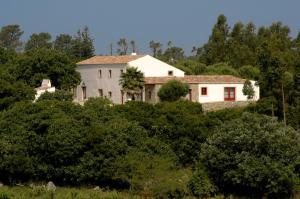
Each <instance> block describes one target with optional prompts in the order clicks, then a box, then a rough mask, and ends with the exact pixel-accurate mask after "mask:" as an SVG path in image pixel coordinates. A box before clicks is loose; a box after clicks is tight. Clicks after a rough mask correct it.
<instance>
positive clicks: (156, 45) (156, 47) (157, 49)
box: [149, 40, 162, 57]
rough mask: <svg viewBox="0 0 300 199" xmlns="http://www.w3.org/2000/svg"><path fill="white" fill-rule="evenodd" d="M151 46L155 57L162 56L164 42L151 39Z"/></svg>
mask: <svg viewBox="0 0 300 199" xmlns="http://www.w3.org/2000/svg"><path fill="white" fill-rule="evenodd" d="M149 47H150V49H151V50H152V55H153V57H157V56H160V55H161V54H162V49H161V47H162V44H161V43H159V42H155V41H153V40H152V41H150V43H149Z"/></svg>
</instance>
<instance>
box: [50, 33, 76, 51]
mask: <svg viewBox="0 0 300 199" xmlns="http://www.w3.org/2000/svg"><path fill="white" fill-rule="evenodd" d="M53 47H54V49H55V50H59V51H62V52H64V53H66V54H67V55H71V50H72V36H70V35H68V34H60V35H58V36H56V39H55V41H54V45H53Z"/></svg>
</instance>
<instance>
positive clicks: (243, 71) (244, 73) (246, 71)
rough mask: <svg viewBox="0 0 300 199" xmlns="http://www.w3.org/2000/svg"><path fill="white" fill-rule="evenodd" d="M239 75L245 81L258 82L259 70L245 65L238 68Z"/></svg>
mask: <svg viewBox="0 0 300 199" xmlns="http://www.w3.org/2000/svg"><path fill="white" fill-rule="evenodd" d="M238 72H239V75H240V76H241V77H243V78H246V79H252V80H259V78H260V70H259V68H258V67H255V66H251V65H245V66H242V67H241V68H239V71H238Z"/></svg>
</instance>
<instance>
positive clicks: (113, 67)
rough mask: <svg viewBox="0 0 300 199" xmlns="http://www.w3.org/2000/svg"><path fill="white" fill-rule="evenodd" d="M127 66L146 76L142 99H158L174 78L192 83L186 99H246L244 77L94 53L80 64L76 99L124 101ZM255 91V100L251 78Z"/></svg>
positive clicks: (145, 57)
mask: <svg viewBox="0 0 300 199" xmlns="http://www.w3.org/2000/svg"><path fill="white" fill-rule="evenodd" d="M128 67H137V68H138V70H140V71H141V72H143V74H144V76H145V88H144V90H143V92H142V93H141V96H140V97H139V99H140V100H142V101H146V102H150V103H156V102H159V98H158V96H157V92H158V90H159V88H160V87H161V85H163V84H164V83H166V82H167V81H169V80H171V79H178V80H180V81H182V82H186V83H188V84H189V87H190V89H189V94H188V95H187V97H186V98H187V99H189V100H191V101H195V102H200V103H209V102H222V101H247V96H245V95H243V92H242V89H243V85H244V82H245V79H241V78H238V77H234V76H230V75H196V76H192V75H190V76H188V75H187V76H185V75H184V72H183V71H182V70H179V69H177V68H175V67H173V66H171V65H169V64H167V63H165V62H162V61H160V60H158V59H156V58H154V57H152V56H149V55H126V56H94V57H92V58H90V59H87V60H84V61H81V62H79V63H77V71H78V72H79V73H80V74H81V79H82V82H81V84H80V85H78V86H77V88H76V89H75V99H76V101H78V102H83V101H85V100H86V99H88V98H89V97H105V98H109V99H111V100H112V102H113V103H115V104H123V103H124V102H125V101H126V100H127V96H126V95H125V94H124V92H123V91H122V87H121V86H120V85H119V79H120V75H121V74H122V73H123V72H125V71H126V68H128ZM251 82H252V85H253V87H254V90H255V97H254V99H253V100H258V99H259V87H258V86H257V85H256V84H255V82H254V81H251Z"/></svg>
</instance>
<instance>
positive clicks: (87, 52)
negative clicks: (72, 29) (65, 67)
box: [71, 26, 95, 60]
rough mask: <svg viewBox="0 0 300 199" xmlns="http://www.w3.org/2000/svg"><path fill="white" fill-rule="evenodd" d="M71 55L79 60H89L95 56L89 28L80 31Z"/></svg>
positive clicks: (74, 39) (73, 43)
mask: <svg viewBox="0 0 300 199" xmlns="http://www.w3.org/2000/svg"><path fill="white" fill-rule="evenodd" d="M71 54H72V56H73V58H75V59H77V60H82V59H87V58H90V57H92V56H93V55H94V54H95V48H94V44H93V39H92V38H91V37H90V33H89V28H88V27H87V26H85V27H84V29H83V30H82V31H81V30H78V31H77V34H76V35H75V37H74V38H73V40H72V49H71Z"/></svg>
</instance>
